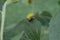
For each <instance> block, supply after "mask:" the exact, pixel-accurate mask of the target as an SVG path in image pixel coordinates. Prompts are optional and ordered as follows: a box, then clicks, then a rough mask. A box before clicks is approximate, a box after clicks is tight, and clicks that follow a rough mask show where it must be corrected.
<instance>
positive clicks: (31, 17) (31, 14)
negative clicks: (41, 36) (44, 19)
mask: <svg viewBox="0 0 60 40" xmlns="http://www.w3.org/2000/svg"><path fill="white" fill-rule="evenodd" d="M27 19H28V21H29V22H31V21H33V19H34V15H33V13H29V14H28V15H27Z"/></svg>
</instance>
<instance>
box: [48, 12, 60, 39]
mask: <svg viewBox="0 0 60 40" xmlns="http://www.w3.org/2000/svg"><path fill="white" fill-rule="evenodd" d="M49 31H50V33H49V35H50V38H49V39H50V40H60V12H58V13H57V14H56V15H55V17H53V18H52V19H51V22H50V27H49Z"/></svg>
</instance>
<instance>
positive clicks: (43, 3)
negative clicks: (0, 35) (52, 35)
mask: <svg viewBox="0 0 60 40" xmlns="http://www.w3.org/2000/svg"><path fill="white" fill-rule="evenodd" d="M57 1H58V0H35V1H34V4H30V5H28V6H26V5H25V4H23V3H22V2H21V0H19V1H17V2H15V1H14V2H13V3H11V4H9V5H7V7H6V18H5V30H4V40H15V39H17V38H18V39H17V40H40V35H41V40H49V37H48V36H49V34H48V33H47V34H45V33H44V31H45V30H46V28H47V27H45V25H49V22H50V18H51V15H52V16H54V15H56V13H57V12H58V11H59V8H60V7H59V5H58V2H57ZM32 10H34V11H33V12H34V14H35V19H34V20H33V21H32V22H29V21H28V20H27V19H26V16H27V14H28V13H31V12H32ZM45 10H46V11H47V12H43V11H45ZM36 12H39V13H36ZM40 12H42V13H40ZM47 13H48V18H45V16H47V15H46V14H47ZM50 14H51V15H50ZM41 16H42V17H41ZM43 23H44V24H45V25H44V27H43V25H41V24H43ZM41 27H42V29H41ZM47 29H48V28H47ZM22 31H24V32H25V33H24V34H21V32H22ZM40 33H41V34H40ZM20 35H23V36H22V37H21V39H20V38H19V37H20ZM46 35H47V36H46ZM27 36H28V37H27Z"/></svg>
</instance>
